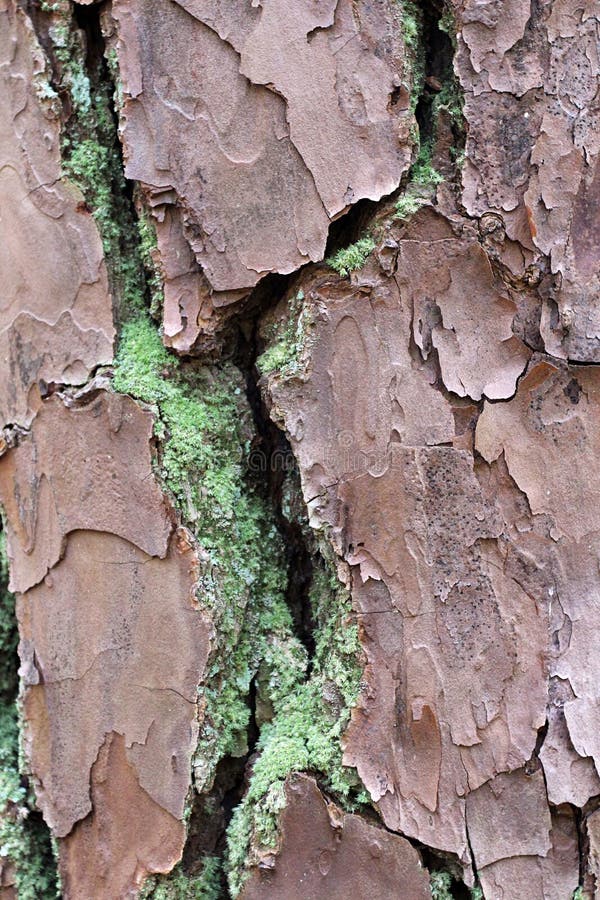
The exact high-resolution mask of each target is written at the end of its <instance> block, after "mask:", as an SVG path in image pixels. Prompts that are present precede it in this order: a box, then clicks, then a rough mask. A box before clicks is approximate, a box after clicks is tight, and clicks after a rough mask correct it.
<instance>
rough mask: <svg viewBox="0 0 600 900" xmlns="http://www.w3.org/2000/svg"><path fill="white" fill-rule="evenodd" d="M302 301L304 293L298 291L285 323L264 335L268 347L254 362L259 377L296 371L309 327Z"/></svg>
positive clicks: (288, 373)
mask: <svg viewBox="0 0 600 900" xmlns="http://www.w3.org/2000/svg"><path fill="white" fill-rule="evenodd" d="M303 301H304V292H303V291H298V292H297V293H296V294H295V295H294V296H293V297H292V300H291V302H290V305H289V309H288V314H287V316H286V318H285V321H284V322H280V323H276V324H275V325H274V326H273V327H272V328H270V329H268V330H267V332H266V333H265V335H264V337H265V338H266V339H267V341H268V345H267V348H266V350H265V351H264V352H263V353H262V354H261V355H260V356H259V357H258V359H257V361H256V365H257V367H258V370H259V372H260V373H261V375H265V374H268V373H269V372H274V371H278V372H280V373H283V374H286V375H292V374H294V373H295V372H297V371H298V364H299V357H300V354H301V351H302V348H303V347H304V344H305V341H306V332H307V328H308V327H309V325H310V320H309V316H308V312H307V309H306V307H305V306H304V303H303Z"/></svg>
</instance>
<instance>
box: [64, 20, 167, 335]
mask: <svg viewBox="0 0 600 900" xmlns="http://www.w3.org/2000/svg"><path fill="white" fill-rule="evenodd" d="M48 10H49V11H51V12H52V13H53V18H52V24H51V26H50V28H49V30H48V34H49V37H50V40H51V53H50V55H51V61H52V68H53V72H54V75H53V80H54V85H55V87H56V88H57V90H58V91H59V93H60V94H62V95H63V96H64V95H66V94H68V96H69V98H70V104H69V107H68V115H67V117H66V120H65V124H64V127H63V130H62V134H61V151H62V159H63V168H64V171H65V175H66V176H67V177H68V178H69V179H70V180H71V181H72V182H74V183H75V184H76V185H77V187H78V188H79V189H80V191H81V193H82V194H83V196H84V198H85V202H86V204H87V206H88V207H89V209H90V211H91V213H92V215H93V217H94V219H95V220H96V223H97V225H98V230H99V232H100V237H101V239H102V245H103V248H104V255H105V259H106V264H107V268H108V274H109V280H110V285H111V290H112V293H113V298H114V307H115V313H116V317H117V319H118V320H119V321H123V320H125V319H126V318H127V317H128V316H130V315H131V313H132V311H133V312H135V311H136V310H138V311H139V310H142V309H143V308H144V306H145V296H146V292H147V280H148V281H149V282H150V284H149V287H150V289H151V291H152V296H153V298H154V299H155V303H157V304H160V302H161V301H160V298H161V295H162V284H161V280H160V276H159V273H158V270H157V268H156V266H155V265H154V263H153V260H152V259H151V257H150V255H149V254H148V252H147V249H148V243H149V240H151V236H150V234H149V228H151V226H150V224H149V222H148V221H147V219H143V220H140V221H138V218H137V217H136V215H135V213H134V210H133V205H132V198H131V196H130V192H129V191H128V186H127V183H126V181H125V176H124V173H123V163H122V159H121V151H120V143H119V138H118V134H117V123H116V119H115V115H114V109H113V104H114V103H115V96H114V95H115V91H118V88H115V87H114V86H113V84H112V83H111V80H110V78H109V74H110V72H111V71H112V70H111V67H110V61H109V60H103V59H102V57H98V58H95V60H94V61H93V62H91V63H88V62H87V61H86V58H85V48H84V45H83V42H82V37H81V33H80V31H79V30H78V29H77V28H76V27H75V25H74V22H73V19H72V8H71V4H70V3H64V2H59V3H54V4H49V5H48Z"/></svg>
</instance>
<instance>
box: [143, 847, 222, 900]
mask: <svg viewBox="0 0 600 900" xmlns="http://www.w3.org/2000/svg"><path fill="white" fill-rule="evenodd" d="M221 870H222V862H221V860H220V859H219V858H218V857H215V856H207V857H205V859H204V860H203V865H202V872H201V873H200V874H199V875H187V874H186V873H185V872H184V871H183V870H182V869H181V867H180V866H177V867H176V868H175V869H173V871H172V872H170V873H169V875H164V876H161V875H159V876H156V877H153V878H149V879H148V880H147V881H146V883H145V884H144V887H143V888H142V890H141V892H140V895H139V898H140V900H220V898H221V897H222V896H223V894H222V874H221Z"/></svg>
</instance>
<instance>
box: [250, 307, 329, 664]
mask: <svg viewBox="0 0 600 900" xmlns="http://www.w3.org/2000/svg"><path fill="white" fill-rule="evenodd" d="M257 356H258V342H257V336H256V325H255V326H254V328H253V330H252V337H251V340H250V342H249V343H248V344H247V346H246V347H244V348H243V352H242V359H243V358H244V357H245V359H246V363H245V364H244V366H243V368H242V371H243V373H244V376H245V379H246V391H247V397H248V402H249V404H250V408H251V409H252V413H253V417H254V424H255V427H256V431H257V435H258V440H259V446H258V447H257V448H256V450H257V451H258V452H257V454H256V456H257V459H258V461H259V466H258V468H259V469H260V470H261V471H260V473H259V475H260V476H261V477H259V478H257V481H258V487H259V489H261V490H262V491H263V492H264V494H265V496H266V498H267V500H268V502H269V504H270V505H271V508H272V510H273V516H274V519H275V522H276V525H277V529H278V531H279V534H280V536H281V538H282V541H283V545H284V549H285V557H286V565H287V588H286V594H285V600H286V603H287V606H288V608H289V610H290V614H291V616H292V622H293V624H294V630H295V634H296V637H297V638H298V639H299V640H300V642H301V643H302V644H303V646H304V647H305V649H306V651H307V654H308V659H309V671H308V674H310V661H311V659H312V656H313V654H314V649H315V640H314V627H315V626H314V621H313V617H312V610H311V605H310V598H309V592H310V586H311V582H312V572H313V559H312V554H311V551H310V548H309V546H308V543H307V540H306V536H305V533H304V531H303V529H302V527H301V526H300V524H299V523H298V522H293V521H290V520H289V519H288V518H287V517H286V516H285V514H284V512H283V508H282V503H283V492H284V490H285V488H286V481H287V483H288V485H289V484H290V482H291V483H292V485H293V487H292V489H293V490H294V491H295V492H297V493H298V494H300V495H301V488H300V484H299V474H298V470H297V464H296V460H295V457H294V454H293V452H292V449H291V447H290V444H289V441H288V439H287V437H286V435H285V434H284V432H283V431H282V430H281V429H280V428H278V427H277V425H276V424H275V423H274V422H273V420H272V418H271V417H270V416H269V412H268V410H267V408H266V405H265V402H264V399H263V396H262V393H261V390H260V386H259V378H260V375H259V373H258V370H257V368H256V359H257ZM240 362H241V360H240ZM302 503H304V501H303V500H302ZM308 674H307V677H308Z"/></svg>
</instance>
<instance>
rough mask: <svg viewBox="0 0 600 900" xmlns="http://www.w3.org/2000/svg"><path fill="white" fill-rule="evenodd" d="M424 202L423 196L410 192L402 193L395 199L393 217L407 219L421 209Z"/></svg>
mask: <svg viewBox="0 0 600 900" xmlns="http://www.w3.org/2000/svg"><path fill="white" fill-rule="evenodd" d="M424 203H425V199H424V198H423V197H416V196H414V195H412V194H403V195H402V196H401V197H400V199H399V200H397V201H396V207H395V209H396V212H395V214H394V219H409V218H410V217H411V216H413V215H414V214H415V213H416V212H417V210H419V209H421V207H422V206H423V204H424Z"/></svg>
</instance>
